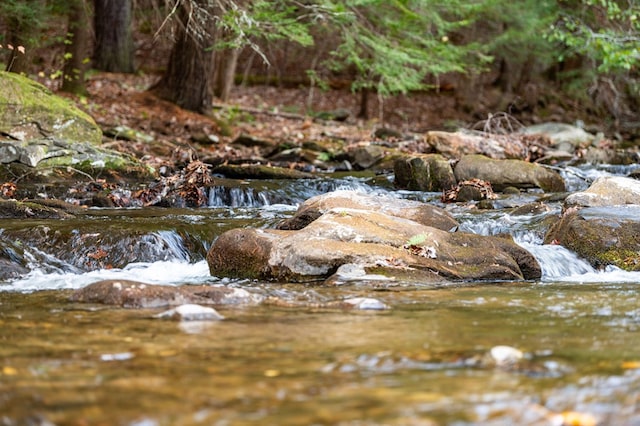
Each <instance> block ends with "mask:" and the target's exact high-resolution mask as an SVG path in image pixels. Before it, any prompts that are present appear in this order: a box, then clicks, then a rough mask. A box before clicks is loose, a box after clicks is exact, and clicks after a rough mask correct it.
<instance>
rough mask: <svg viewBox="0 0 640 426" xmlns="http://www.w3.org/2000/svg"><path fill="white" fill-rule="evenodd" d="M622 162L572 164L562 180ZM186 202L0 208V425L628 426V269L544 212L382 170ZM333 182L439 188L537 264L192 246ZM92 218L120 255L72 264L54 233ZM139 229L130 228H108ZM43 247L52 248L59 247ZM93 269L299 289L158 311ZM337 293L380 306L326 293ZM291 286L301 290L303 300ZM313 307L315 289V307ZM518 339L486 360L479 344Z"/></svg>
mask: <svg viewBox="0 0 640 426" xmlns="http://www.w3.org/2000/svg"><path fill="white" fill-rule="evenodd" d="M630 170H631V169H630V168H629V167H622V166H617V167H614V166H599V167H593V166H591V167H584V168H567V169H565V170H564V171H563V177H564V178H565V181H566V183H567V187H568V190H570V191H577V190H581V189H585V188H586V187H587V186H588V184H589V182H590V181H592V180H593V179H595V178H596V177H597V176H602V175H626V174H627V173H628V172H629V171H630ZM219 182H220V185H219V186H216V187H214V188H212V189H211V192H210V194H209V207H207V208H201V209H162V208H145V209H90V210H88V211H87V212H86V214H84V215H82V216H79V217H78V218H76V219H71V220H65V221H60V220H58V221H54V220H32V221H16V220H13V221H11V220H0V237H2V236H3V237H11V238H14V237H15V236H25V235H30V236H32V239H34V240H37V238H35V237H33V236H34V235H39V236H40V240H38V241H39V243H38V246H29V247H25V246H24V245H16V246H15V247H13V246H11V247H8V248H7V247H4V250H11V252H12V253H13V255H14V256H15V257H16V259H18V260H19V261H20V262H21V263H22V264H24V265H26V266H27V267H28V269H29V270H30V271H31V272H29V273H28V274H26V275H25V276H23V277H21V278H17V279H13V280H7V281H0V425H2V426H4V425H42V426H44V425H47V426H49V425H97V424H99V425H127V426H156V425H250V424H251V425H254V424H258V425H350V426H351V425H353V426H355V425H358V426H361V425H512V424H518V425H557V426H560V425H563V424H567V425H595V424H598V425H640V344H639V342H640V293H639V292H638V285H639V283H640V273H630V272H624V271H621V270H618V269H615V268H608V269H606V270H604V271H597V270H594V269H593V268H592V267H591V266H590V265H588V264H587V263H585V262H584V261H582V260H581V259H579V258H578V257H576V256H575V254H573V253H572V252H570V251H568V250H566V249H565V248H563V247H561V246H558V245H543V244H542V239H543V236H544V230H545V228H544V226H545V225H544V223H545V219H547V218H549V216H552V215H558V214H559V213H560V209H561V204H560V202H548V206H549V207H550V210H549V211H545V212H542V213H537V214H530V215H524V216H514V215H510V214H509V213H508V212H509V207H510V206H511V205H513V206H515V205H521V204H525V203H526V202H533V201H536V200H537V199H538V198H539V197H540V196H541V195H543V194H539V193H525V194H521V195H517V196H511V197H507V198H501V199H500V200H498V201H497V204H498V207H502V208H498V209H495V210H478V209H468V208H466V207H462V206H456V205H446V206H445V205H442V204H440V202H439V198H440V194H439V193H417V192H410V191H397V190H394V189H393V184H392V182H391V180H390V178H387V177H385V176H365V177H347V176H343V177H332V178H327V179H319V180H307V181H259V182H258V181H242V182H235V181H231V180H229V181H227V180H224V179H221V180H219ZM336 189H353V190H357V191H363V192H368V193H371V192H374V193H385V194H386V193H391V194H393V195H394V196H397V197H403V198H410V199H417V200H421V201H425V202H430V203H436V204H438V205H441V206H442V207H445V208H446V209H447V210H449V211H450V212H451V213H452V214H453V215H454V216H455V217H456V219H457V220H458V221H459V222H460V224H461V225H460V231H464V232H474V233H478V234H484V235H493V234H499V233H505V232H506V233H509V234H511V235H513V236H514V239H515V240H516V241H517V242H518V244H520V245H522V246H523V247H525V248H526V249H527V250H529V251H530V252H531V253H533V254H534V256H535V257H536V258H537V259H538V261H539V262H540V264H541V266H542V271H543V276H542V278H541V280H539V281H536V282H530V281H526V282H481V283H479V282H475V283H450V284H446V285H442V284H439V285H438V286H434V285H433V284H431V285H426V284H425V285H424V286H421V285H420V284H416V283H403V282H395V281H380V282H372V281H350V282H348V283H347V284H343V285H339V286H320V285H313V284H293V283H291V284H275V283H266V282H255V281H248V280H232V279H228V278H225V277H212V276H210V274H209V269H208V266H207V263H206V261H205V260H204V256H205V254H206V251H207V249H208V248H209V247H210V244H211V242H212V241H213V240H214V239H215V238H216V236H218V235H220V234H221V233H222V232H224V231H226V230H229V229H233V228H238V227H271V226H274V225H275V224H276V223H278V222H279V221H280V220H282V219H284V218H286V217H289V216H291V215H292V214H293V213H294V212H295V210H296V208H297V205H298V204H299V203H301V202H302V201H304V200H305V199H307V198H309V197H311V196H313V195H317V194H320V193H324V192H327V191H332V190H336ZM79 230H82V232H84V234H83V236H79V237H78V238H89V237H87V235H89V236H91V235H95V236H97V237H96V238H98V237H99V238H101V239H102V240H104V241H105V244H107V245H110V247H113V249H114V250H118V252H119V253H122V254H121V257H120V258H119V259H116V260H117V261H116V262H112V263H110V264H109V265H104V267H102V268H94V269H90V270H89V269H87V268H83V267H82V265H80V264H78V263H77V262H75V263H74V260H77V257H78V255H79V254H78V253H62V252H61V253H56V254H55V255H54V254H52V251H51V250H49V249H48V248H50V247H52V246H55V244H56V241H57V240H56V238H58V236H60V235H66V236H68V238H74V235H76V234H78V232H79ZM129 234H130V235H137V236H138V238H137V239H131V240H129V239H127V238H123V237H122V236H121V235H129ZM54 252H55V251H54ZM104 279H129V280H137V281H143V282H146V283H150V284H171V285H191V284H208V285H212V286H230V287H237V288H242V289H244V290H247V291H249V292H252V293H255V294H257V295H259V296H261V297H270V296H273V297H277V298H279V299H283V300H290V301H295V302H304V303H300V304H299V305H296V306H297V307H283V306H274V305H268V304H258V305H253V306H219V307H216V309H217V310H218V312H219V313H220V314H222V315H223V316H224V317H225V319H224V320H222V321H215V322H197V321H196V322H178V321H169V320H160V319H157V318H154V315H155V314H157V313H159V312H160V311H162V309H156V310H152V309H140V310H132V309H121V308H114V307H107V306H102V305H92V304H79V303H72V302H70V301H69V296H70V294H71V293H72V292H73V290H74V289H79V288H82V287H84V286H86V285H88V284H90V283H93V282H96V281H100V280H104ZM347 297H370V298H375V299H378V300H380V301H382V302H383V303H385V304H386V305H388V306H390V308H391V309H389V310H385V311H357V310H343V309H331V308H322V307H317V306H320V304H322V303H323V302H327V301H335V300H341V299H344V298H347ZM305 304H306V306H307V307H305ZM314 306H316V307H314ZM500 346H508V347H510V348H513V350H518V351H521V353H522V357H521V358H520V359H518V361H517V362H514V363H509V364H507V365H504V364H500V363H496V361H495V359H493V358H492V357H491V353H492V349H493V348H496V347H500Z"/></svg>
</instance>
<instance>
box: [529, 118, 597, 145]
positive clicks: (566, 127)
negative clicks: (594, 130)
mask: <svg viewBox="0 0 640 426" xmlns="http://www.w3.org/2000/svg"><path fill="white" fill-rule="evenodd" d="M523 133H525V134H543V135H546V136H548V137H549V138H550V139H551V140H552V141H553V143H554V148H556V149H558V150H562V151H570V152H572V151H573V150H574V149H575V148H577V147H578V146H580V145H590V144H591V143H592V142H593V141H594V140H595V136H594V135H592V134H591V133H588V132H586V131H585V130H584V129H582V128H580V127H577V126H573V125H571V124H564V123H541V124H535V125H533V126H529V127H527V128H525V130H524V132H523Z"/></svg>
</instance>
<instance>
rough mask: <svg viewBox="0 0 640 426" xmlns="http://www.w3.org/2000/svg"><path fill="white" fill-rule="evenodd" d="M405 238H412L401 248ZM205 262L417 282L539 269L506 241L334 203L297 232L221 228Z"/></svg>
mask: <svg viewBox="0 0 640 426" xmlns="http://www.w3.org/2000/svg"><path fill="white" fill-rule="evenodd" d="M416 237H421V238H416ZM409 240H412V241H414V243H413V244H411V245H409V246H407V242H408V241H409ZM418 240H419V241H418ZM423 253H425V254H427V255H423ZM207 261H208V264H209V269H210V272H211V274H212V275H214V276H231V277H243V278H254V279H266V280H277V281H299V282H303V281H312V280H324V279H326V278H328V277H330V276H331V275H333V274H334V273H335V272H336V271H337V270H338V269H339V267H340V266H342V265H344V264H355V265H361V266H363V267H365V269H366V268H371V269H375V273H376V274H380V275H387V276H394V274H395V273H396V272H398V273H403V274H404V273H406V271H407V270H410V271H414V272H415V274H416V275H417V276H418V277H419V278H418V279H420V280H422V281H423V282H438V281H442V280H485V279H486V280H489V279H493V280H495V279H499V280H503V279H506V280H512V279H535V278H539V277H540V275H541V271H540V266H539V264H538V263H537V261H536V260H535V258H534V257H533V256H532V255H531V254H530V253H529V252H527V251H526V250H524V249H522V248H521V247H520V246H518V245H517V244H515V243H514V242H513V240H511V239H507V238H499V237H486V236H480V235H476V234H466V233H462V232H456V233H449V232H447V231H443V230H440V229H437V228H433V227H430V226H425V225H422V224H420V223H418V222H415V221H412V220H408V219H405V218H400V217H395V216H391V215H388V214H385V213H383V212H381V211H371V210H360V209H351V208H340V207H336V208H333V209H331V210H329V211H327V212H325V213H324V214H323V215H322V216H320V217H319V218H317V219H316V220H315V221H313V222H311V223H310V224H309V225H307V226H306V227H305V228H303V229H301V230H298V231H282V230H271V229H235V230H231V231H228V232H225V233H224V234H222V235H221V236H220V237H219V238H218V239H217V240H216V241H215V243H214V244H213V245H212V247H211V249H210V250H209V252H208V254H207Z"/></svg>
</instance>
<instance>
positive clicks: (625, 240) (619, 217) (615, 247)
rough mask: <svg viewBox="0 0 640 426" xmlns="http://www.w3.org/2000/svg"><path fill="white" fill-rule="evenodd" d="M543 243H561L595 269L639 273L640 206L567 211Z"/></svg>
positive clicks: (550, 230)
mask: <svg viewBox="0 0 640 426" xmlns="http://www.w3.org/2000/svg"><path fill="white" fill-rule="evenodd" d="M545 244H561V245H563V246H564V247H566V248H568V249H569V250H571V251H573V252H575V253H576V254H577V255H578V256H580V257H582V258H583V259H585V260H586V261H587V262H589V263H590V264H591V265H592V266H593V267H595V268H604V267H605V266H608V265H614V266H617V267H619V268H621V269H625V270H629V271H640V206H638V205H630V206H617V207H614V206H607V207H587V208H582V209H577V208H569V209H567V210H566V211H565V212H564V214H563V215H562V217H561V218H560V220H559V221H558V222H556V223H555V224H554V225H553V226H552V227H551V228H550V229H549V231H548V232H547V234H546V236H545Z"/></svg>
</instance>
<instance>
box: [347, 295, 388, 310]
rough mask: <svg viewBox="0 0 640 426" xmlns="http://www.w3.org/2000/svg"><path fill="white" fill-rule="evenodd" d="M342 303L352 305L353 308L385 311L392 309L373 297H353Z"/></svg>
mask: <svg viewBox="0 0 640 426" xmlns="http://www.w3.org/2000/svg"><path fill="white" fill-rule="evenodd" d="M342 303H343V304H345V305H347V306H351V307H352V309H358V310H362V311H384V310H387V309H390V308H389V306H388V305H386V304H384V303H382V302H381V301H379V300H378V299H373V298H371V297H352V298H349V299H345V300H343V301H342Z"/></svg>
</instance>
